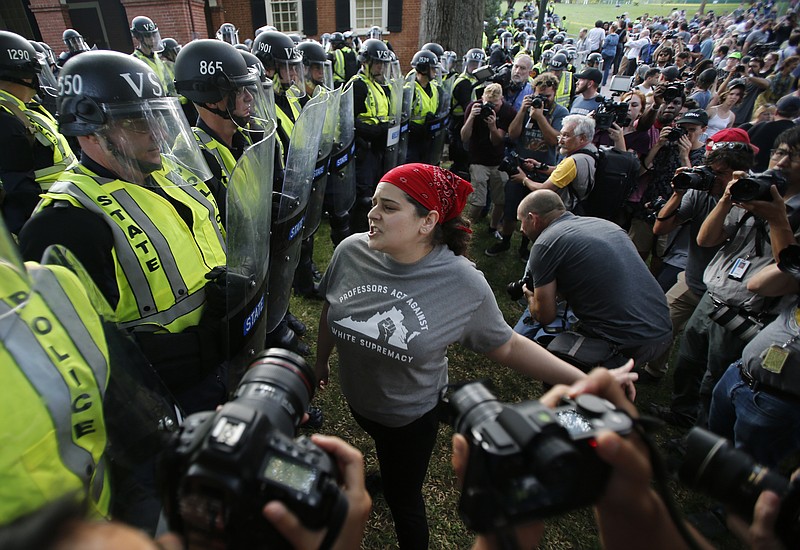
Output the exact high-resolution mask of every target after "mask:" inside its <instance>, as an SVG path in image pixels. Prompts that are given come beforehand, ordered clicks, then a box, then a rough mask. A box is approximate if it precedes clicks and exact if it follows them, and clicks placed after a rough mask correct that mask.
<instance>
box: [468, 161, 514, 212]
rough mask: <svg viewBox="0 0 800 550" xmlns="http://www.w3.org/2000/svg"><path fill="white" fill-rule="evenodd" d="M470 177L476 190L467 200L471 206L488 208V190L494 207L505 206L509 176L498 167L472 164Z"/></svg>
mask: <svg viewBox="0 0 800 550" xmlns="http://www.w3.org/2000/svg"><path fill="white" fill-rule="evenodd" d="M469 177H470V180H472V181H471V183H472V187H473V188H474V191H473V192H472V194H471V195H470V196H469V198H468V199H467V202H468V203H469V205H470V206H486V190H487V189H488V190H489V196H490V197H491V199H492V204H493V205H495V206H503V205H504V204H505V203H506V192H505V185H506V181H508V174H506V173H505V172H501V171H500V170H498V169H497V166H484V165H483V164H470V165H469Z"/></svg>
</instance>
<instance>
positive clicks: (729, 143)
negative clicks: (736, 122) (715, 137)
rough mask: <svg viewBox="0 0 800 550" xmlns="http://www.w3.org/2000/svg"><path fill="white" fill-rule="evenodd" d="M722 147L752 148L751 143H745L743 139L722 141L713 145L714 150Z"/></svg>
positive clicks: (747, 149) (733, 148)
mask: <svg viewBox="0 0 800 550" xmlns="http://www.w3.org/2000/svg"><path fill="white" fill-rule="evenodd" d="M720 149H729V150H731V151H749V150H752V149H751V147H750V144H749V143H743V142H741V141H720V142H719V143H713V144H712V145H711V150H712V151H717V150H720Z"/></svg>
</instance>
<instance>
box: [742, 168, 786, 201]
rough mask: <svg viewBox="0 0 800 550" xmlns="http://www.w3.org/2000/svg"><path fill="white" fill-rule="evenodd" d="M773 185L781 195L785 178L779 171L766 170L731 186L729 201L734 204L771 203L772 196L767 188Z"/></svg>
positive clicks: (784, 187) (784, 185)
mask: <svg viewBox="0 0 800 550" xmlns="http://www.w3.org/2000/svg"><path fill="white" fill-rule="evenodd" d="M773 185H774V186H776V187H777V188H778V191H779V192H780V193H781V194H783V192H784V191H786V185H787V183H786V178H785V177H784V176H783V174H782V173H781V172H780V170H767V171H766V172H761V173H760V174H754V175H752V176H748V177H746V178H741V179H738V180H736V182H734V184H733V185H731V199H732V200H733V201H734V202H749V201H771V200H772V194H771V193H770V192H769V188H770V187H772V186H773Z"/></svg>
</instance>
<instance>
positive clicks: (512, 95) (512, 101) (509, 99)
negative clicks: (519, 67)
mask: <svg viewBox="0 0 800 550" xmlns="http://www.w3.org/2000/svg"><path fill="white" fill-rule="evenodd" d="M531 94H533V88H532V87H531V84H530V82H526V83H525V85H524V86H523V87H522V89H521V90H519V91H518V92H511V91H509V93H507V94H506V95H505V100H506V103H508V104H509V105H511V106H512V107H514V110H515V111H519V110H520V108H521V107H522V100H523V99H525V96H526V95H531Z"/></svg>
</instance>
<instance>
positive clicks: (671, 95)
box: [664, 82, 685, 103]
mask: <svg viewBox="0 0 800 550" xmlns="http://www.w3.org/2000/svg"><path fill="white" fill-rule="evenodd" d="M684 88H685V85H684V83H683V82H670V83H669V85H667V87H666V88H665V89H664V101H666V102H667V103H670V102H671V101H672V100H673V99H675V98H676V97H680V96H682V95H683V91H684Z"/></svg>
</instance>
